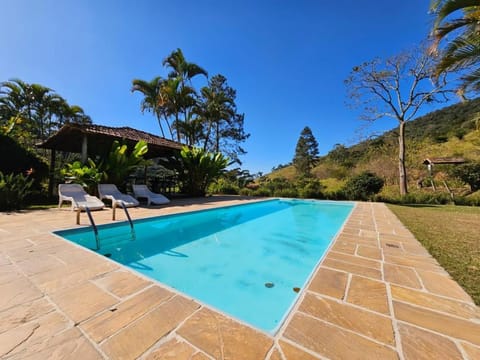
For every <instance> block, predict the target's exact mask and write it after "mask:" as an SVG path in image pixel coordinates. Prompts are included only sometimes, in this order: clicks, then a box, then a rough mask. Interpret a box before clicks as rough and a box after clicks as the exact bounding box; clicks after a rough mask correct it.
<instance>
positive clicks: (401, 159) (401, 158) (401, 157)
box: [398, 120, 408, 196]
mask: <svg viewBox="0 0 480 360" xmlns="http://www.w3.org/2000/svg"><path fill="white" fill-rule="evenodd" d="M398 130H399V131H398V173H399V179H400V184H399V185H400V195H402V196H403V195H406V194H407V193H408V188H407V170H406V168H405V121H403V120H400V125H399V127H398Z"/></svg>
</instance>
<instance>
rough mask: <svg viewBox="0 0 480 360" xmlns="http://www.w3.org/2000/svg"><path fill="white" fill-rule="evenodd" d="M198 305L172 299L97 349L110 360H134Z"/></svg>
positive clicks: (177, 298) (183, 299) (179, 298)
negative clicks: (110, 359) (111, 359)
mask: <svg viewBox="0 0 480 360" xmlns="http://www.w3.org/2000/svg"><path fill="white" fill-rule="evenodd" d="M199 306H200V305H199V304H198V303H196V302H194V301H193V300H188V299H186V298H184V297H182V296H178V295H177V296H175V297H173V298H171V299H170V300H169V301H167V302H166V303H163V304H162V305H160V306H158V307H156V308H155V309H153V310H152V311H150V312H149V313H148V314H146V315H145V316H144V317H142V318H140V319H139V320H137V321H135V322H134V323H132V324H130V325H129V326H127V327H126V328H124V329H123V330H121V331H120V332H118V333H117V334H115V335H114V336H112V337H110V338H108V339H107V340H106V341H105V342H103V344H102V345H101V348H102V350H103V351H104V352H105V353H106V354H107V355H108V356H109V357H111V358H113V359H135V358H137V357H138V356H140V355H142V354H143V353H144V352H145V351H147V350H148V349H149V348H150V347H151V346H152V345H154V344H155V343H156V342H157V341H158V340H160V339H161V338H163V337H164V336H165V335H167V334H168V333H170V332H171V331H172V330H173V329H175V328H176V327H177V326H178V325H179V324H180V323H181V322H182V321H184V320H185V319H186V318H187V317H188V316H189V315H191V314H192V313H193V312H194V311H195V310H196V309H198V308H199Z"/></svg>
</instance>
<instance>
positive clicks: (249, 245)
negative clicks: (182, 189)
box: [56, 199, 353, 334]
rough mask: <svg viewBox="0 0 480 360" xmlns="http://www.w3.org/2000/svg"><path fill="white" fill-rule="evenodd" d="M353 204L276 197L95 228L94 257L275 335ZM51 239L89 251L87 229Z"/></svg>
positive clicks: (91, 237)
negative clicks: (133, 271) (136, 273)
mask: <svg viewBox="0 0 480 360" xmlns="http://www.w3.org/2000/svg"><path fill="white" fill-rule="evenodd" d="M352 208H353V204H352V203H337V202H325V201H313V200H284V199H275V200H268V201H262V202H256V203H250V204H245V205H235V206H229V207H224V208H216V209H210V210H202V211H196V212H191V213H183V214H176V215H167V216H160V217H155V218H148V219H141V220H136V221H134V225H135V226H134V228H135V238H134V239H133V238H132V236H131V234H130V228H129V226H128V224H126V223H115V224H109V225H102V226H99V227H98V230H99V240H100V249H98V250H96V252H98V253H100V254H102V255H105V256H108V257H110V258H111V259H113V260H115V261H117V262H119V263H121V264H124V265H126V266H128V267H130V268H132V269H134V270H136V271H138V272H140V273H142V274H144V275H146V276H148V277H150V278H152V279H156V280H158V281H160V282H162V283H164V284H166V285H168V286H170V287H172V288H174V289H176V290H178V291H180V292H182V293H185V294H187V295H188V296H190V297H192V298H195V299H198V300H199V301H201V302H203V303H205V304H208V305H209V306H211V307H213V308H216V309H218V310H219V311H221V312H223V313H226V314H229V315H231V316H233V317H235V318H237V319H239V320H241V321H243V322H246V323H248V324H250V325H253V326H255V327H257V328H259V329H261V330H263V331H266V332H268V333H270V334H274V333H275V332H276V331H277V329H278V328H279V326H280V325H281V323H282V322H283V320H284V319H285V317H286V316H287V315H288V312H289V310H290V309H291V308H292V306H293V305H294V303H295V300H296V299H297V297H298V296H299V292H300V291H301V289H302V288H303V287H304V286H305V284H306V283H307V282H308V279H309V278H310V276H311V274H312V272H313V270H314V269H315V267H316V266H317V264H318V263H319V261H320V259H321V258H322V256H323V254H324V253H325V251H326V249H327V248H328V247H329V245H330V243H331V241H332V239H333V238H334V237H335V235H336V234H337V232H338V231H339V230H340V228H341V226H342V225H343V223H344V222H345V220H346V218H347V217H348V215H349V214H350V212H351V210H352ZM56 234H58V235H60V236H62V237H64V238H66V239H68V240H70V241H73V242H75V243H77V244H80V245H82V246H84V247H87V248H90V249H95V247H96V240H95V235H94V233H93V231H92V229H91V228H81V229H72V230H64V231H58V232H56Z"/></svg>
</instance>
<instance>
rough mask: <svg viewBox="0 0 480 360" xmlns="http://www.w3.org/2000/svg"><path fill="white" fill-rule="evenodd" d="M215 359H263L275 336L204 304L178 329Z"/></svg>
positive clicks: (184, 336)
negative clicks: (263, 332)
mask: <svg viewBox="0 0 480 360" xmlns="http://www.w3.org/2000/svg"><path fill="white" fill-rule="evenodd" d="M177 333H178V334H179V335H180V336H182V337H183V338H184V339H186V340H187V341H188V342H190V343H191V344H193V345H194V346H196V347H198V348H199V349H201V350H203V351H204V352H205V353H207V354H208V355H210V356H212V357H213V358H215V359H235V360H247V359H264V358H265V356H266V355H267V353H268V351H269V350H270V348H271V347H272V345H273V340H272V339H271V338H269V337H267V336H266V335H264V334H262V333H261V332H259V331H256V330H254V329H252V328H250V327H247V326H245V325H242V324H240V323H238V322H236V321H234V320H232V319H230V318H227V317H225V316H223V315H221V314H219V313H216V312H214V311H212V310H209V309H206V308H202V309H201V310H200V311H198V312H197V313H195V314H194V315H193V316H192V317H191V318H189V319H188V320H187V321H186V322H185V323H184V324H183V325H182V326H181V328H180V329H179V330H178V331H177Z"/></svg>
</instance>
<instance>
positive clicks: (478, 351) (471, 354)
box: [462, 343, 480, 360]
mask: <svg viewBox="0 0 480 360" xmlns="http://www.w3.org/2000/svg"><path fill="white" fill-rule="evenodd" d="M462 348H463V350H464V351H465V352H466V353H467V355H468V358H469V360H472V359H480V347H477V346H473V345H472V344H468V343H462Z"/></svg>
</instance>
